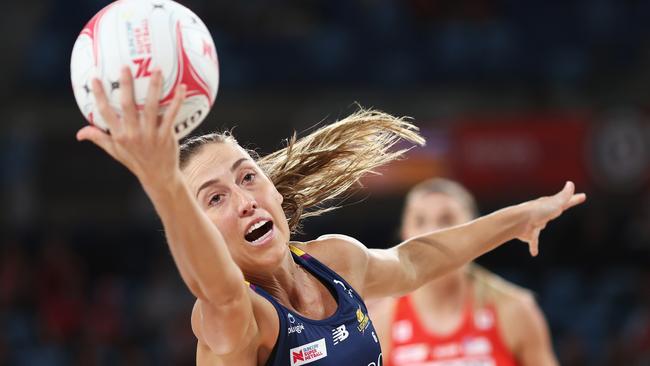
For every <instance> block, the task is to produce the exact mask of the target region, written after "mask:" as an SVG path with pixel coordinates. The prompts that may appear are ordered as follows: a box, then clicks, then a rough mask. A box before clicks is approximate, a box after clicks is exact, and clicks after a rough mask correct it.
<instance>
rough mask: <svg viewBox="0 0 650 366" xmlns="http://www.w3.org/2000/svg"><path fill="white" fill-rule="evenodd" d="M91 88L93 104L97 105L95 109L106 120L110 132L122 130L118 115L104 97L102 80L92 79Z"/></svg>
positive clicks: (114, 132)
mask: <svg viewBox="0 0 650 366" xmlns="http://www.w3.org/2000/svg"><path fill="white" fill-rule="evenodd" d="M92 89H93V95H94V97H95V105H96V107H97V111H98V112H99V114H100V115H101V116H102V118H103V119H104V121H105V122H106V125H107V126H108V129H109V131H111V133H112V134H118V133H120V132H122V126H121V124H120V122H119V117H118V116H117V113H115V111H114V110H113V108H111V106H110V104H109V102H108V98H107V97H106V92H105V91H104V87H103V86H102V82H101V81H99V79H93V81H92Z"/></svg>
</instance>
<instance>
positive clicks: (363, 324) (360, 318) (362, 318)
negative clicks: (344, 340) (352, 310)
mask: <svg viewBox="0 0 650 366" xmlns="http://www.w3.org/2000/svg"><path fill="white" fill-rule="evenodd" d="M357 322H359V325H358V326H357V329H359V332H361V333H363V332H364V331H365V330H366V328H368V324H369V322H370V318H368V314H366V313H364V312H363V310H361V305H359V308H358V309H357Z"/></svg>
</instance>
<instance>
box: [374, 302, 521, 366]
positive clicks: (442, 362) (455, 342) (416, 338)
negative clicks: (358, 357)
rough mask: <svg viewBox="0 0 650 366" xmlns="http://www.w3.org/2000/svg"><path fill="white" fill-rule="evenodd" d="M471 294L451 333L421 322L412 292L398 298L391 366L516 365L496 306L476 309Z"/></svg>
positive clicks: (393, 329)
mask: <svg viewBox="0 0 650 366" xmlns="http://www.w3.org/2000/svg"><path fill="white" fill-rule="evenodd" d="M473 305H474V304H473V301H472V299H471V297H470V298H469V300H468V301H467V302H466V304H465V307H464V309H463V315H462V317H463V318H462V322H461V324H460V326H459V327H458V328H457V329H456V330H455V331H454V332H452V333H451V334H448V335H444V336H442V335H436V334H432V333H431V332H429V331H427V330H426V329H424V328H423V327H422V326H421V325H420V320H419V318H418V315H417V314H416V312H415V309H414V308H413V305H412V304H411V299H410V297H409V296H404V297H402V298H400V299H399V300H397V306H396V309H395V316H394V319H393V323H392V326H391V345H392V347H391V353H390V357H389V359H388V360H387V361H388V362H387V366H514V365H516V364H517V362H516V361H515V358H514V356H513V355H512V353H511V352H510V351H509V350H508V348H507V347H506V345H505V344H504V342H503V340H502V338H501V335H500V334H499V328H498V322H497V313H496V311H495V308H494V306H491V305H487V306H484V307H481V308H479V309H474V306H473Z"/></svg>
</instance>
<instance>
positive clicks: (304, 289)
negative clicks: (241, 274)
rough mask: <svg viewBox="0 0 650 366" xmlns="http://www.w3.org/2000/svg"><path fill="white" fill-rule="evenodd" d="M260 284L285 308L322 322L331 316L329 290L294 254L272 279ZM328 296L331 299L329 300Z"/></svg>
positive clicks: (276, 271) (277, 270)
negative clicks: (295, 259)
mask: <svg viewBox="0 0 650 366" xmlns="http://www.w3.org/2000/svg"><path fill="white" fill-rule="evenodd" d="M258 281H259V282H256V284H258V285H259V286H261V287H262V288H264V289H265V290H266V291H267V292H268V293H269V294H270V295H271V296H273V297H274V298H276V299H277V300H278V301H279V302H280V303H281V304H282V305H284V306H286V307H287V308H289V309H291V310H294V311H296V312H298V313H301V314H302V315H305V316H307V317H308V318H312V319H320V318H324V317H326V316H328V315H331V314H329V313H331V312H332V309H331V308H332V306H331V305H332V304H331V303H332V298H331V295H330V294H329V290H327V288H326V287H325V286H324V285H323V284H321V283H320V281H319V280H318V279H317V278H316V277H315V276H314V275H312V274H310V273H309V272H308V271H307V269H305V268H304V267H302V266H300V265H299V264H298V263H296V262H295V261H294V260H293V258H292V257H291V255H289V256H288V257H287V258H286V260H285V261H284V262H283V264H282V265H281V266H278V268H277V269H276V270H275V271H274V272H273V273H272V274H271V275H270V276H268V277H265V278H263V279H259V280H258ZM326 296H329V298H327V299H325V298H324V297H326ZM326 305H327V306H326ZM334 305H336V302H335V301H334ZM335 309H336V308H335V307H334V310H335Z"/></svg>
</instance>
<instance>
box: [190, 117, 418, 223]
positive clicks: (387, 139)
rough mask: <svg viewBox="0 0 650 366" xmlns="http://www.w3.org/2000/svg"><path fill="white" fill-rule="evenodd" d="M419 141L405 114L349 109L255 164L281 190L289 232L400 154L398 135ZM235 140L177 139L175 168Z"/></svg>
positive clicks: (225, 136)
mask: <svg viewBox="0 0 650 366" xmlns="http://www.w3.org/2000/svg"><path fill="white" fill-rule="evenodd" d="M400 140H406V141H408V142H411V143H415V144H419V145H424V143H425V140H424V138H422V136H420V135H419V133H418V128H417V127H416V126H415V125H413V124H412V123H410V121H409V120H408V119H407V118H404V117H399V118H398V117H394V116H391V115H390V114H387V113H384V112H380V111H377V110H372V109H360V110H359V111H357V112H355V113H353V114H352V115H350V116H348V117H346V118H344V119H342V120H340V121H337V122H334V123H332V124H330V125H327V126H324V127H321V128H319V129H317V130H315V131H313V132H311V133H310V134H308V135H307V136H304V137H301V138H298V137H297V135H296V133H295V132H294V134H293V136H292V137H291V138H289V139H287V146H286V147H285V148H283V149H280V150H278V151H276V152H274V153H271V154H269V155H266V156H264V157H262V158H260V159H257V164H258V165H259V166H260V168H261V169H262V170H263V171H264V172H265V174H266V175H267V176H268V177H269V179H270V180H271V181H272V182H273V184H274V185H275V187H276V189H277V190H278V192H280V194H281V195H282V197H283V199H284V201H283V203H282V208H283V210H284V212H285V215H286V217H287V220H288V222H289V228H290V229H291V232H292V233H295V232H297V231H299V229H300V223H301V220H302V219H304V218H306V217H311V216H318V215H320V214H322V213H324V212H327V211H331V210H333V209H335V208H336V206H335V205H332V201H333V200H335V199H340V198H341V196H342V195H343V194H345V193H346V192H348V190H349V189H350V188H351V187H352V186H354V185H357V184H358V183H359V180H360V179H361V178H362V177H363V176H364V175H366V174H369V173H370V174H373V173H374V174H376V172H375V169H377V168H378V167H380V166H382V165H385V164H387V163H389V162H391V161H393V160H396V159H399V158H401V157H402V156H403V155H404V153H405V152H406V151H408V150H409V148H403V149H397V150H395V151H392V150H393V149H392V148H393V147H394V146H395V145H396V144H397V143H398V142H399V141H400ZM220 142H231V143H237V142H236V140H235V139H234V138H233V137H232V135H231V134H230V133H226V134H223V133H213V134H208V135H204V136H199V137H195V138H191V139H189V140H187V141H186V142H185V143H183V144H182V145H181V149H180V151H181V159H180V161H181V168H182V167H184V166H185V165H187V162H188V161H189V160H190V159H191V157H192V156H193V155H194V154H195V153H197V152H198V151H199V149H200V148H201V147H202V146H204V145H205V144H207V143H220Z"/></svg>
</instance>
